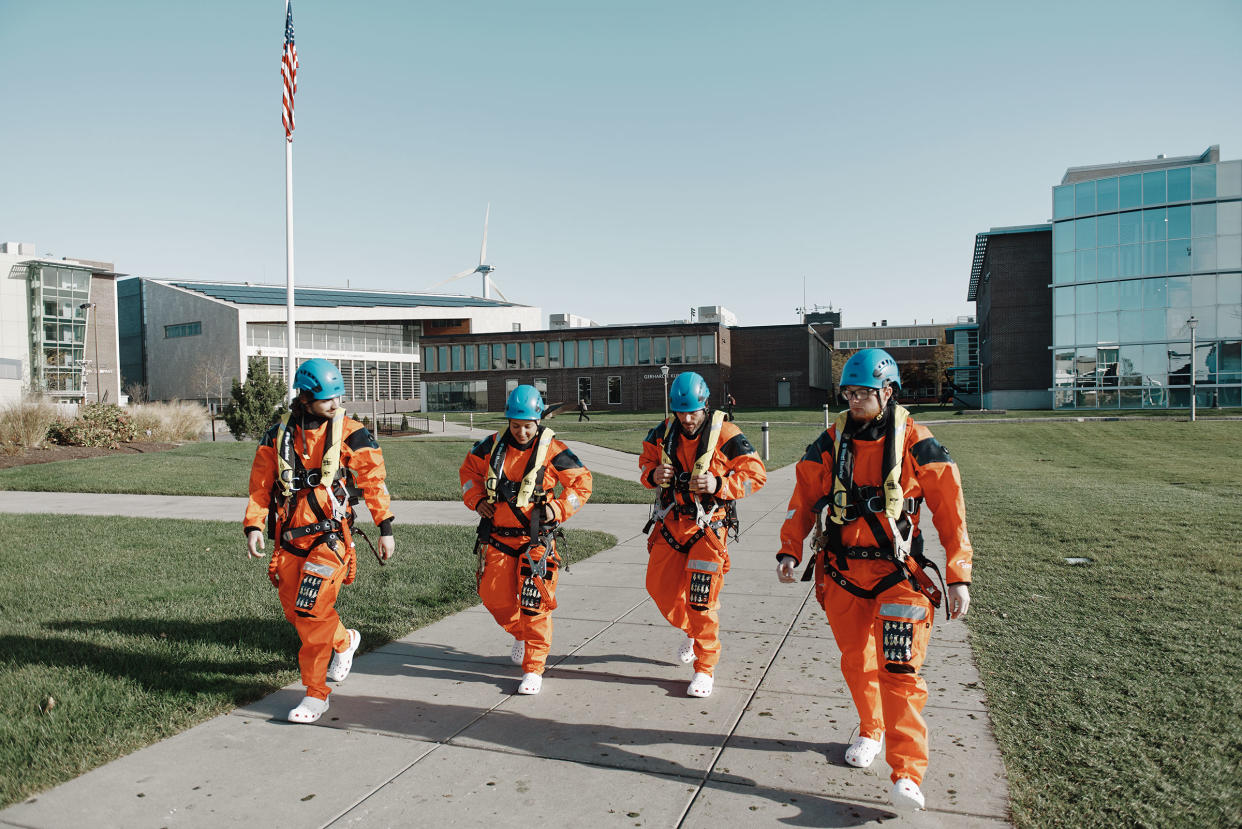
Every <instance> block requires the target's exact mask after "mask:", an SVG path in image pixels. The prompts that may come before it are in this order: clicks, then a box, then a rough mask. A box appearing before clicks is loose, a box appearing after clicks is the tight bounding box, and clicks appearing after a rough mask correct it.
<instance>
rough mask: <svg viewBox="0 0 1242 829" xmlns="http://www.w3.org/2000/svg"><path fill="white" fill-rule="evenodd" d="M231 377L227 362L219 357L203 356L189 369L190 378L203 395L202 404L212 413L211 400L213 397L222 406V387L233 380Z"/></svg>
mask: <svg viewBox="0 0 1242 829" xmlns="http://www.w3.org/2000/svg"><path fill="white" fill-rule="evenodd" d="M231 375H232V372H231V371H230V370H229V361H228V360H227V359H226V358H224V357H222V356H219V355H216V356H211V355H208V354H204V355H202V356H201V357H199V359H198V361H197V362H195V363H194V367H193V368H191V369H190V376H191V377H192V378H194V381H195V384H196V385H197V386H198V388H199V390H201V391H202V393H203V402H204V403H205V405H206V406H207V411H208V412H211V411H212V408H211V398H212V397H213V396H214V397H215V398H216V402H218V403H219V404H220V405H221V406H223V405H224V386H225V384H226V383H227V382H228V381H229V380H231V379H233V378H232V376H231Z"/></svg>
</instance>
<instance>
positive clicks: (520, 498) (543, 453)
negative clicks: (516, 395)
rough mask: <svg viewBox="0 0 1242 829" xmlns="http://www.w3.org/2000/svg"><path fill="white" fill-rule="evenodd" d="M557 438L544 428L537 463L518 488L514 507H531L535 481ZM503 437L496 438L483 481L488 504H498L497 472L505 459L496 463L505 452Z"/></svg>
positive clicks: (536, 458) (498, 478) (498, 480)
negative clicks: (500, 454)
mask: <svg viewBox="0 0 1242 829" xmlns="http://www.w3.org/2000/svg"><path fill="white" fill-rule="evenodd" d="M555 436H556V432H553V431H552V430H551V429H549V428H547V427H544V429H543V431H542V433H541V434H540V436H539V444H538V446H536V447H535V462H534V463H532V464H531V465H530V469H528V470H527V472H526V474H525V475H523V476H522V483H521V484H520V485H519V486H518V491H517V497H516V498H515V499H514V502H513V505H514V506H515V507H517V508H518V509H524V508H526V507H529V506H530V499H531V496H532V495H534V494H535V481H536V480H537V479H538V478H539V471H540V470H541V469H543V465H544V463H545V462H546V461H547V459H548V447H549V446H551V445H552V438H553V437H555ZM502 438H503V435H497V436H496V446H495V448H494V449H492V458H491V462H489V463H488V465H487V477H486V478H485V479H484V481H483V488H484V489H486V490H487V502H488V503H489V504H494V503H496V498H497V495H496V487H497V485H498V484H499V483H500V475H499V474H498V473H497V472H496V467H497V466H498V465H499V466H501V467H502V468H503V465H504V461H503V459H502V460H501V461H500V463H499V464H497V462H496V460H497V459H496V454H497V453H500V452H504V451H505V443H504V440H503V439H502Z"/></svg>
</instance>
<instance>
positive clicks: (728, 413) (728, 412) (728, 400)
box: [724, 392, 737, 423]
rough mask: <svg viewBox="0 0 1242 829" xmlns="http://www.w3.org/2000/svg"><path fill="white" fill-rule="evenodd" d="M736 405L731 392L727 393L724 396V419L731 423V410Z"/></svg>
mask: <svg viewBox="0 0 1242 829" xmlns="http://www.w3.org/2000/svg"><path fill="white" fill-rule="evenodd" d="M736 407H737V400H735V399H734V397H733V392H729V394H728V395H727V396H726V397H725V407H724V410H725V418H726V419H727V420H728V421H729V422H730V423H732V422H733V410H734V409H735V408H736Z"/></svg>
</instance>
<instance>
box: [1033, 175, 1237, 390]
mask: <svg viewBox="0 0 1242 829" xmlns="http://www.w3.org/2000/svg"><path fill="white" fill-rule="evenodd" d="M1052 201H1053V231H1052V248H1053V272H1052V281H1053V285H1052V291H1053V331H1052V336H1053V349H1052V361H1053V386H1054V388H1053V405H1054V406H1055V407H1056V408H1074V409H1118V408H1121V409H1134V408H1166V407H1188V406H1189V405H1190V387H1191V377H1192V375H1193V378H1194V385H1195V392H1196V401H1197V405H1199V406H1216V405H1219V406H1238V405H1242V366H1239V352H1240V349H1242V161H1224V162H1220V163H1218V164H1194V165H1190V166H1187V167H1178V168H1173V169H1168V170H1155V171H1149V172H1140V173H1133V174H1130V175H1123V176H1116V177H1108V178H1101V179H1097V180H1093V181H1084V182H1078V183H1075V184H1066V185H1062V186H1059V187H1055V188H1053V197H1052ZM1192 320H1193V325H1194V332H1195V347H1194V350H1193V353H1191V325H1192Z"/></svg>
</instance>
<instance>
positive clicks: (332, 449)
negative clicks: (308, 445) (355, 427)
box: [275, 408, 345, 498]
mask: <svg viewBox="0 0 1242 829" xmlns="http://www.w3.org/2000/svg"><path fill="white" fill-rule="evenodd" d="M292 414H293V412H285V413H284V414H283V415H281V417H280V427H279V428H278V429H277V430H276V440H275V446H276V471H277V473H279V474H278V475H277V479H278V480H279V481H280V489H281V492H282V494H283V495H284V496H285V497H286V498H288V497H289V496H290V495H292V494H293V489H292V487H291V486H290V484H292V483H293V474H294V471H295V470H294V468H293V464H292V463H291V460H292V458H293V452H294V450H293V434H292V432H290V430H289V418H290V417H291V416H292ZM344 431H345V410H344V409H340V408H338V409H337V410H336V413H335V414H333V415H332V426H331V428H330V429H329V430H328V445H327V446H326V447H325V448H324V450H323V461H322V463H321V464H320V467H319V484H320V486H326V487H327V488H328V491H329V492H331V491H332V482H333V481H335V480H336V474H337V472H339V471H340V469H341V435H342V434H343V433H344ZM286 441H287V442H286Z"/></svg>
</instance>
